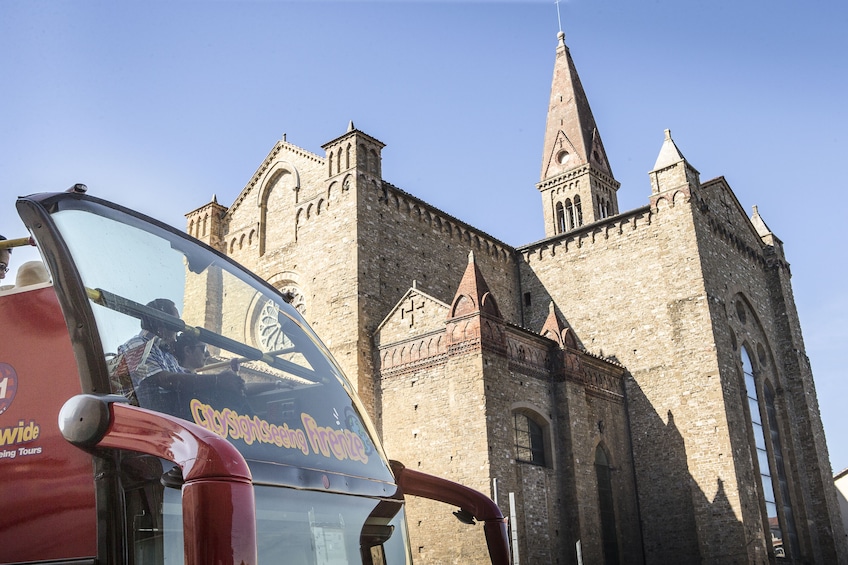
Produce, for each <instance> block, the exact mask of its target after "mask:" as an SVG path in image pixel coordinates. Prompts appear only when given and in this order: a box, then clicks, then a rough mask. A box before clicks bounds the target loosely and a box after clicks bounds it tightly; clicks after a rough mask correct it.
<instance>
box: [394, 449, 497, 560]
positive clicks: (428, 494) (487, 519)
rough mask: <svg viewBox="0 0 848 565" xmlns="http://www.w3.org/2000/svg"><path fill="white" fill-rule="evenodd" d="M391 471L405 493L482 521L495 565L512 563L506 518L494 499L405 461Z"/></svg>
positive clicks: (396, 462) (395, 464) (396, 464)
mask: <svg viewBox="0 0 848 565" xmlns="http://www.w3.org/2000/svg"><path fill="white" fill-rule="evenodd" d="M390 463H391V466H392V472H393V473H394V475H395V480H396V481H397V484H398V487H400V489H401V491H402V492H403V494H404V495H407V494H408V495H410V496H419V497H421V498H427V499H430V500H437V501H439V502H444V503H446V504H451V505H454V506H458V507H459V508H460V509H461V510H462V511H465V512H468V513H470V514H471V515H472V516H474V518H475V519H476V520H477V521H479V522H483V532H484V533H485V535H486V545H487V546H488V548H489V558H490V559H491V561H492V565H509V562H510V561H509V537H508V535H507V529H506V522H507V521H506V518H504V516H503V513H502V512H501V509H500V508H499V507H498V505H497V504H495V502H494V501H493V500H492V499H491V498H489V497H488V496H486V495H485V494H483V493H481V492H479V491H476V490H474V489H472V488H469V487H466V486H464V485H461V484H459V483H455V482H453V481H449V480H447V479H443V478H441V477H436V476H434V475H428V474H427V473H422V472H421V471H413V470H412V469H407V468H406V467H404V465H403V463H400V462H398V461H391V462H390Z"/></svg>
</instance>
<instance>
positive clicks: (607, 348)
mask: <svg viewBox="0 0 848 565" xmlns="http://www.w3.org/2000/svg"><path fill="white" fill-rule="evenodd" d="M658 141H659V140H658ZM383 147H384V144H383V143H382V142H380V141H379V140H377V139H376V138H374V137H372V136H371V135H369V134H367V133H365V132H362V131H359V130H358V129H356V128H355V127H354V125H353V124H352V123H351V124H350V126H349V127H348V129H347V131H346V132H345V133H344V134H343V135H341V136H339V137H337V138H335V139H333V140H331V141H329V142H327V143H326V144H325V145H323V146H322V148H321V152H320V154H318V153H313V152H311V151H308V150H306V149H303V148H300V147H297V146H296V145H293V144H292V143H289V142H288V141H286V139H285V138H284V139H283V140H281V141H279V142H278V143H277V144H276V145H275V146H274V147H273V148H272V149H271V151H270V153H269V154H268V155H267V157H265V159H264V160H263V161H262V163H261V165H260V166H259V168H258V170H257V171H256V173H255V174H254V175H253V177H252V178H251V179H250V181H249V182H248V183H247V185H246V186H245V188H244V189H243V190H242V191H241V193H240V194H239V195H238V197H237V198H236V199H235V201H234V202H233V203H232V204H231V205H230V206H229V207H226V206H223V205H221V204H219V203H218V202H217V201H216V200H215V199H214V198H213V201H212V202H210V203H208V204H206V205H204V206H202V207H200V208H198V209H197V210H194V211H193V212H190V213H189V214H187V219H188V231H189V233H190V234H191V235H193V236H195V237H197V238H199V239H201V240H203V241H205V242H207V243H209V244H210V245H212V246H213V247H215V248H217V249H219V250H221V251H222V252H224V253H226V254H228V255H229V256H231V257H232V258H233V259H235V260H237V261H238V262H240V263H242V264H243V265H245V266H246V267H248V268H249V269H251V270H253V271H255V272H257V273H259V274H260V275H262V276H263V277H265V278H266V279H267V280H268V281H269V282H270V283H271V284H273V285H275V286H276V287H277V288H279V289H280V290H284V291H288V292H290V293H292V295H293V297H294V298H293V300H294V303H295V305H296V306H297V307H298V308H299V309H300V310H301V312H303V314H304V316H305V317H306V319H307V320H308V321H309V322H310V324H312V326H313V327H314V329H315V330H316V332H317V333H318V335H320V336H321V337H322V339H323V340H324V341H325V343H326V344H327V346H328V347H329V348H330V350H331V351H332V352H333V355H334V356H335V358H336V359H337V360H338V362H339V364H340V365H341V366H342V368H343V369H344V370H345V372H346V374H347V375H348V377H349V378H350V379H351V381H353V382H354V383H355V385H356V386H357V387H358V390H359V394H360V396H361V397H362V398H363V400H364V402H365V404H366V406H367V408H368V410H369V411H370V413H371V416H372V418H373V420H374V422H375V423H376V425H377V428H378V429H379V430H380V432H381V434H382V437H383V440H384V444H385V448H386V451H387V452H388V454H389V456H390V457H391V458H392V459H397V460H399V461H401V462H403V463H404V464H405V465H406V466H407V467H411V468H415V469H417V470H421V471H424V472H428V473H432V474H436V475H440V476H444V477H446V478H449V479H452V480H455V481H458V482H461V483H463V484H466V485H468V486H471V487H473V488H476V489H477V490H480V491H482V492H485V493H487V494H489V495H490V496H492V498H494V499H495V500H496V502H497V503H498V505H499V506H500V507H501V509H502V510H503V512H504V514H505V515H507V516H508V517H509V519H510V527H511V531H510V535H511V538H512V539H511V541H512V546H513V547H512V551H513V555H514V557H515V562H516V563H518V562H520V563H522V564H524V563H528V564H548V563H563V564H565V563H578V562H582V563H627V564H630V563H649V564H653V563H659V564H664V563H766V562H775V561H777V562H792V563H845V562H848V549H846V544H845V536H844V532H843V528H842V523H841V520H840V515H839V509H838V506H837V499H836V493H835V489H834V486H833V479H832V477H831V472H830V463H829V459H828V452H827V446H826V443H825V436H824V430H823V427H822V423H821V419H820V417H819V411H818V404H817V400H816V392H815V386H814V382H813V376H812V373H811V370H810V364H809V361H808V359H807V356H806V354H805V350H804V342H803V338H802V335H801V327H800V323H799V320H798V316H797V312H796V309H795V305H794V300H793V295H792V288H791V286H790V270H789V264H788V263H787V260H786V258H785V257H784V253H783V246H782V243H781V241H780V239H779V238H778V237H777V236H776V235H775V234H773V233H772V232H771V231H770V230H769V228H768V226H767V225H766V223H765V222H764V220H763V218H762V217H761V216H760V215H759V213H758V212H757V209H756V208H754V209H753V213H752V215H751V216H750V217H749V216H748V214H747V213H746V211H745V208H744V207H743V206H742V205H741V204H740V202H739V200H738V199H737V197H736V196H735V195H734V193H733V191H732V190H731V188H730V186H729V185H728V183H727V181H726V180H725V179H724V178H722V177H719V178H715V179H711V180H708V181H702V180H701V179H700V177H699V173H698V171H697V170H696V169H695V167H694V166H693V165H692V164H691V163H690V162H689V160H688V159H686V158H685V157H684V156H683V153H682V152H681V150H680V149H679V148H678V147H677V146H676V144H675V143H674V141H673V139H672V137H671V135H670V132H668V131H666V132H665V139H664V140H663V141H662V143H661V144H660V143H658V147H657V149H658V156H657V160H656V163H655V164H654V166H653V170H652V171H651V172H650V175H649V176H650V187H651V193H650V198H649V200H648V202H646V204H645V205H644V206H643V207H641V208H637V209H634V210H628V211H621V210H619V207H618V201H617V191H618V189H619V183H618V182H617V181H616V180H615V177H614V176H613V173H612V168H611V166H610V159H609V157H613V158H614V156H609V157H608V156H607V154H606V152H605V151H604V146H603V142H602V140H601V135H600V131H599V129H598V127H597V125H596V123H595V119H594V117H593V115H592V111H591V109H590V106H589V102H588V100H587V98H586V95H585V93H584V90H583V87H582V85H581V83H580V79H579V77H578V74H577V70H576V67H575V65H574V61H573V60H572V58H571V55H570V53H569V50H568V47H566V44H565V38H564V35H563V34H562V33H560V34H559V36H558V40H557V45H556V58H555V63H554V74H553V83H552V87H551V98H550V106H549V109H548V117H547V128H546V133H545V139H544V145H543V147H544V149H543V154H542V169H541V178H540V180H539V183H538V184H537V185H536V186H537V188H538V190H539V194H540V196H541V200H542V221H543V222H544V225H545V238H544V239H543V240H541V241H537V242H534V243H529V244H523V245H519V246H514V244H512V243H506V242H503V241H499V240H498V239H496V238H494V237H492V236H490V235H488V234H486V233H484V232H483V231H481V230H479V229H477V228H475V227H474V226H471V225H469V224H467V223H465V222H463V221H462V219H460V218H456V217H453V216H451V215H449V214H447V213H445V212H443V211H442V210H439V209H437V208H435V207H433V206H431V205H430V204H428V203H427V202H425V201H424V200H422V199H420V198H418V197H417V196H414V195H412V194H410V193H408V192H405V191H404V190H403V189H401V188H398V187H396V186H394V185H392V184H390V183H389V182H388V181H387V180H384V179H383V177H382V174H381V151H382V149H383ZM452 510H454V509H453V508H447V507H444V506H443V505H439V504H437V503H431V502H429V501H420V500H414V499H413V500H411V501H410V503H409V510H408V521H409V535H410V540H411V545H412V551H413V557H414V559H415V561H416V563H482V562H485V557H484V554H485V543H484V542H483V541H482V531H481V527H480V526H473V525H467V524H463V523H461V522H459V521H457V520H456V519H455V518H454V517H453V516H452V515H451V511H452Z"/></svg>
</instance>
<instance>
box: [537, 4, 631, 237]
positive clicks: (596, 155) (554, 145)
mask: <svg viewBox="0 0 848 565" xmlns="http://www.w3.org/2000/svg"><path fill="white" fill-rule="evenodd" d="M557 7H558V6H557ZM619 186H620V185H619V183H618V182H617V181H616V180H615V178H614V177H613V176H612V170H611V168H610V165H609V160H608V159H607V154H606V151H605V150H604V144H603V142H602V141H601V135H600V133H599V132H598V126H597V124H596V123H595V117H594V116H593V115H592V109H591V108H590V107H589V100H588V98H587V97H586V92H585V91H584V90H583V84H582V83H581V82H580V76H579V75H578V74H577V68H576V67H575V65H574V60H573V59H572V58H571V53H570V51H569V49H568V46H567V45H566V44H565V33H564V32H562V31H560V32H559V33H558V34H557V48H556V60H555V62H554V77H553V81H552V83H551V99H550V105H549V106H548V118H547V125H546V127H545V143H544V148H543V153H542V174H541V181H540V182H539V184H538V185H537V188H538V189H539V191H540V192H541V193H542V200H543V207H544V214H545V235H547V236H549V237H550V236H554V235H557V234H560V233H563V232H566V231H570V230H572V229H576V228H578V227H580V226H582V225H583V224H587V223H592V222H596V221H598V220H601V219H603V218H606V217H607V216H611V215H614V214H617V213H618V198H617V196H616V191H617V190H618V187H619Z"/></svg>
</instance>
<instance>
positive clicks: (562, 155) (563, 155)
mask: <svg viewBox="0 0 848 565" xmlns="http://www.w3.org/2000/svg"><path fill="white" fill-rule="evenodd" d="M569 159H571V154H570V153H569V152H568V151H560V152H559V153H557V162H558V163H559V164H560V165H565V164H566V163H568V160H569Z"/></svg>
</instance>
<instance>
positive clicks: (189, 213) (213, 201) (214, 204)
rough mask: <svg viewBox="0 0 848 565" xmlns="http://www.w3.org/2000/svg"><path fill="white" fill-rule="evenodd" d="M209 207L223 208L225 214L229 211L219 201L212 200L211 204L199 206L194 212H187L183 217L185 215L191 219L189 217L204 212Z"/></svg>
mask: <svg viewBox="0 0 848 565" xmlns="http://www.w3.org/2000/svg"><path fill="white" fill-rule="evenodd" d="M208 206H213V207H214V206H217V207H218V208H221V209H222V210H224V212H226V211H227V209H228V208H227V207H226V206H224V205H223V204H221V203H219V202H218V201H217V200H210V201H209V202H207V203H206V204H204V205H203V206H198V207H197V208H195V209H194V210H192V211H190V212H186V213H185V214H183V215H184V216H185V217H186V218H188V217H189V216H191V215H192V214H194V213H196V212H199V211H201V210H203V209H204V208H206V207H208Z"/></svg>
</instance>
